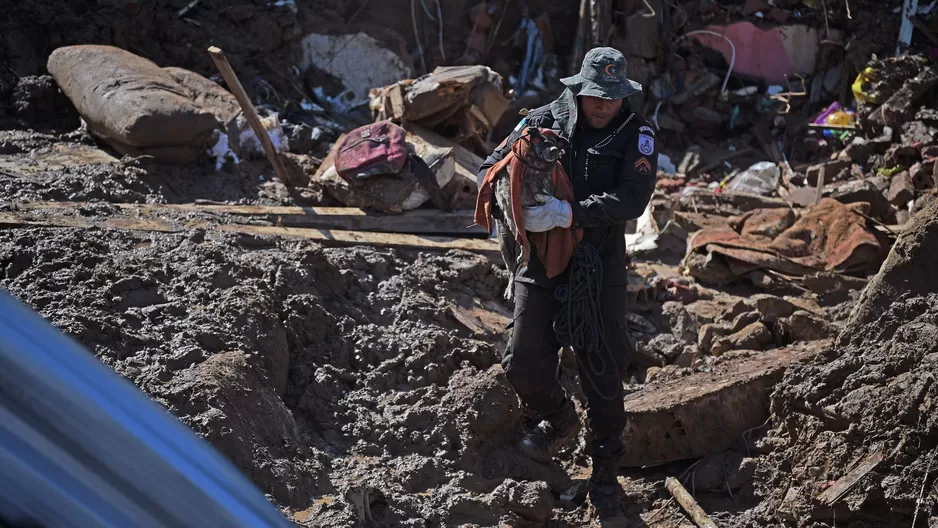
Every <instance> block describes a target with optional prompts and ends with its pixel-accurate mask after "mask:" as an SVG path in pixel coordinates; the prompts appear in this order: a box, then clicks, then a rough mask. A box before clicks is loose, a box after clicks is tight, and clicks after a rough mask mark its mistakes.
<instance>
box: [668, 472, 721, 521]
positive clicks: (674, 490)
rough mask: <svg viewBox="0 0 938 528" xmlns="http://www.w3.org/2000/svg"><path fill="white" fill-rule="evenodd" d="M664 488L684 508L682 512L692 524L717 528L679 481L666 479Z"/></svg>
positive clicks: (671, 478)
mask: <svg viewBox="0 0 938 528" xmlns="http://www.w3.org/2000/svg"><path fill="white" fill-rule="evenodd" d="M664 487H666V488H667V489H668V491H669V492H671V495H672V496H673V497H674V499H675V500H677V503H678V504H680V505H681V507H683V508H684V511H686V512H687V514H688V515H689V516H690V518H691V520H692V521H694V524H696V525H697V526H699V527H700V528H718V527H717V525H716V523H715V522H713V519H711V518H710V517H708V516H707V512H705V511H704V510H703V508H701V507H700V505H699V504H697V501H695V500H694V498H693V497H692V496H691V494H690V493H688V492H687V490H686V489H685V488H684V486H682V485H681V483H680V481H678V480H677V479H676V478H674V477H668V478H667V479H665V481H664Z"/></svg>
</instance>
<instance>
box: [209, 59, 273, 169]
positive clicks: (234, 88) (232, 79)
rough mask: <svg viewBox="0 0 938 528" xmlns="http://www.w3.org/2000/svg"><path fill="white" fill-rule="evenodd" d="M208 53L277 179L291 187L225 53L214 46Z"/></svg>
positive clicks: (268, 137) (265, 131) (259, 119)
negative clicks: (236, 101) (255, 135)
mask: <svg viewBox="0 0 938 528" xmlns="http://www.w3.org/2000/svg"><path fill="white" fill-rule="evenodd" d="M208 53H209V55H211V56H212V60H213V61H215V66H216V67H217V68H218V71H219V72H221V76H222V77H224V79H225V84H227V85H228V88H229V89H230V90H231V92H232V93H233V94H234V96H235V99H237V100H238V104H239V105H241V111H243V112H244V117H245V118H246V119H247V120H248V123H249V124H250V125H251V129H253V130H254V133H255V134H257V140H258V141H260V142H261V145H262V146H263V147H264V153H265V154H267V159H268V160H269V161H270V164H271V165H273V166H274V172H276V173H277V177H278V178H280V181H282V182H283V183H284V184H285V185H290V184H291V182H290V177H289V175H288V173H287V169H286V167H284V166H283V162H282V161H281V160H280V156H279V154H278V153H277V150H276V149H274V144H273V143H271V141H270V136H268V135H267V129H266V128H264V125H263V124H261V118H259V117H257V112H256V111H254V105H252V104H251V100H250V99H248V94H246V93H244V87H242V86H241V81H239V80H238V76H237V75H235V72H234V70H232V69H231V64H229V63H228V58H227V57H225V52H224V51H222V50H221V49H219V48H217V47H215V46H212V47H210V48H209V49H208Z"/></svg>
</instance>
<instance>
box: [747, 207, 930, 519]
mask: <svg viewBox="0 0 938 528" xmlns="http://www.w3.org/2000/svg"><path fill="white" fill-rule="evenodd" d="M936 258H938V206H936V205H932V206H930V207H929V208H928V209H927V210H925V211H923V212H922V213H920V215H919V216H917V217H916V218H915V219H913V221H912V223H911V224H910V225H909V226H908V228H907V230H906V232H905V233H904V234H903V236H902V237H901V238H900V240H899V241H898V242H897V243H896V245H895V246H894V247H893V249H892V252H891V253H890V255H889V257H888V258H887V259H886V262H885V263H884V264H883V267H882V270H881V271H880V273H879V274H878V275H877V276H876V277H875V278H874V279H873V280H872V281H871V282H870V284H869V286H868V287H867V288H866V290H864V292H863V294H862V296H861V298H860V300H859V303H858V305H857V307H856V308H855V310H854V311H853V313H852V315H851V317H850V319H849V320H848V322H847V325H846V327H845V328H844V330H843V332H842V333H841V334H840V337H839V338H838V340H837V342H836V344H835V346H834V347H832V348H831V349H830V350H829V351H827V353H826V354H825V355H823V356H822V357H820V358H819V359H818V360H817V361H816V362H815V363H814V364H811V365H808V366H805V367H802V368H795V369H791V370H789V371H788V373H787V375H786V376H785V378H784V379H783V380H782V382H781V383H780V384H779V385H778V388H777V390H776V392H775V394H774V395H773V398H772V411H773V413H774V416H775V420H774V422H773V423H774V424H775V428H774V429H772V430H771V431H770V433H769V434H768V436H767V437H766V439H765V440H764V441H763V442H762V445H763V447H764V449H765V450H766V451H767V452H768V455H767V456H765V457H763V458H761V459H760V470H759V471H758V472H757V474H756V482H757V486H758V487H759V489H760V495H762V496H763V498H764V499H765V501H764V502H763V504H762V505H761V506H760V507H759V508H758V509H757V510H756V511H754V512H750V513H752V514H754V515H752V519H754V520H753V522H754V523H755V524H754V525H762V526H769V525H772V526H774V525H776V524H777V523H779V522H780V521H782V520H786V519H787V520H789V521H790V522H792V523H793V524H794V525H796V526H834V524H832V523H835V522H836V523H843V522H847V523H849V526H881V527H892V526H896V527H898V526H903V527H906V526H910V525H912V521H913V519H917V520H918V521H919V522H918V523H917V524H915V526H926V524H927V525H928V526H935V525H936V524H935V523H938V491H936V480H935V470H936V469H938V412H936V411H938V410H936V407H935V405H936V402H938V384H936V373H938V279H936V277H935V274H934V272H933V270H932V269H931V268H932V266H933V264H932V263H933V262H934V261H935V259H936ZM828 490H830V491H828ZM760 523H763V524H760ZM764 523H770V524H764ZM772 523H776V524H772ZM837 525H840V524H837Z"/></svg>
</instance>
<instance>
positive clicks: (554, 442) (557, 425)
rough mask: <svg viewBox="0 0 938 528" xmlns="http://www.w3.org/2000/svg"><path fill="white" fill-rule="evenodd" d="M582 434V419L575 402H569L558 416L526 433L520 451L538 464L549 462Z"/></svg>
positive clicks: (519, 447)
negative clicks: (578, 434) (574, 404)
mask: <svg viewBox="0 0 938 528" xmlns="http://www.w3.org/2000/svg"><path fill="white" fill-rule="evenodd" d="M579 432H580V418H579V416H577V414H576V407H574V406H573V402H572V401H570V400H567V401H566V402H565V403H564V407H563V409H562V410H560V411H559V412H558V413H557V415H556V416H552V417H551V418H550V419H549V420H543V421H541V423H539V424H537V425H536V426H535V427H534V428H533V429H531V430H530V431H528V432H527V433H525V435H524V436H523V437H522V438H521V442H519V444H518V449H520V450H521V452H522V453H524V455H525V456H527V457H528V458H530V459H532V460H536V461H538V462H549V461H550V459H551V457H552V456H554V455H556V454H557V452H558V451H560V450H561V449H563V448H564V447H566V446H567V444H569V443H570V441H571V440H572V439H574V438H576V435H577V433H579Z"/></svg>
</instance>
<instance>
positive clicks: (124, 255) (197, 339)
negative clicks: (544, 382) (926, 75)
mask: <svg viewBox="0 0 938 528" xmlns="http://www.w3.org/2000/svg"><path fill="white" fill-rule="evenodd" d="M504 284H505V282H504V277H503V276H502V275H501V273H500V272H496V271H495V270H494V269H493V268H492V266H491V265H490V264H489V263H488V262H487V261H486V260H485V259H483V258H482V257H478V256H474V255H470V254H466V253H458V252H454V253H449V254H447V255H445V256H442V255H437V256H433V255H415V254H404V253H389V252H380V251H374V250H369V249H323V248H321V247H318V246H315V245H312V244H308V243H304V242H283V241H281V242H277V241H274V240H269V239H255V238H251V237H225V238H220V239H210V238H206V236H205V234H204V233H202V232H199V231H196V232H193V233H190V234H188V235H163V234H154V235H133V234H120V233H107V232H100V231H87V230H86V231H73V230H55V229H15V230H8V231H4V232H2V233H0V286H2V287H4V288H7V289H8V290H9V291H11V292H12V293H13V294H14V295H15V296H17V297H18V298H20V299H23V300H24V301H25V302H27V303H28V304H29V305H30V306H32V307H33V308H35V309H37V310H39V311H40V313H41V314H42V315H43V316H45V317H46V318H48V319H49V320H50V321H51V322H52V323H53V324H54V325H56V326H57V327H58V328H60V329H62V330H63V331H65V332H67V333H69V334H70V335H72V336H74V337H75V338H77V339H78V340H79V341H80V342H82V343H83V344H85V345H86V346H87V347H88V348H89V349H90V350H91V351H93V352H94V353H95V355H96V356H98V357H99V358H100V359H101V360H102V361H104V362H105V363H107V364H108V365H110V366H112V367H113V368H114V369H115V370H116V371H117V372H119V373H120V374H122V375H123V376H126V377H127V378H128V379H130V380H131V381H133V382H134V383H135V384H136V385H137V386H139V387H140V388H142V389H143V390H145V391H146V392H147V393H148V394H149V395H150V396H152V397H153V398H154V399H156V400H157V401H158V402H160V403H161V404H163V405H164V406H166V407H167V409H169V410H170V411H171V412H173V413H174V414H175V415H176V416H178V417H179V418H180V419H181V420H182V421H183V422H185V423H186V424H187V425H189V426H190V427H192V428H193V429H194V430H195V431H197V432H198V433H200V434H201V435H204V436H205V437H206V438H207V439H208V440H210V441H211V442H212V443H213V444H214V445H216V446H217V447H218V448H220V449H221V450H222V451H223V452H224V453H225V454H226V455H227V456H229V457H230V458H231V459H232V460H233V461H234V463H235V464H236V465H237V466H238V467H239V468H240V469H241V470H242V471H244V472H245V473H246V474H247V475H248V476H249V477H250V478H251V479H252V480H254V482H255V483H257V484H258V485H259V486H260V487H261V488H262V489H263V490H264V491H265V492H266V493H267V494H269V496H270V498H271V499H273V500H274V501H275V502H276V503H277V504H279V505H281V506H283V507H284V508H285V510H287V511H288V512H295V511H296V510H297V509H307V508H310V505H311V504H313V507H312V508H310V509H308V510H306V511H305V512H301V513H300V515H299V517H297V519H298V520H305V522H304V524H308V525H310V526H347V525H348V526H350V525H352V524H354V522H355V521H356V520H359V521H365V520H366V519H371V520H373V521H374V522H376V523H378V524H379V525H386V526H422V525H424V524H423V523H424V522H427V521H428V522H430V523H431V524H436V525H438V524H446V525H455V524H457V523H462V522H476V523H479V524H482V525H494V524H496V523H497V522H498V521H499V519H500V518H505V519H512V518H514V519H516V520H519V521H524V520H525V519H527V520H528V521H532V520H537V521H542V520H544V519H546V518H547V517H548V516H549V515H550V512H551V510H552V509H553V506H554V497H553V495H552V494H551V493H550V491H549V489H548V488H547V487H546V484H544V482H546V483H549V484H551V485H552V486H554V487H555V488H558V489H559V488H561V487H562V486H563V484H564V483H565V482H567V479H568V478H567V476H566V475H564V474H563V473H562V472H561V471H560V470H559V468H556V467H553V466H551V467H547V466H539V465H536V464H533V463H531V462H529V461H527V460H526V459H524V458H523V457H522V456H520V455H518V454H517V453H514V452H513V451H512V450H511V449H510V448H509V447H507V445H508V444H509V440H510V437H511V435H513V434H515V433H516V431H517V427H516V424H517V422H518V420H520V419H521V415H520V411H519V408H518V405H517V401H516V399H515V397H514V396H513V393H512V392H511V390H510V388H509V387H508V386H507V384H506V382H505V380H504V377H503V375H502V374H501V370H500V367H498V366H493V365H496V363H497V361H498V358H499V354H500V349H499V348H498V347H496V343H497V342H499V341H500V340H501V335H500V331H501V329H502V327H503V324H504V322H505V319H504V318H503V317H500V316H499V317H497V318H496V319H497V320H496V321H494V322H493V321H492V320H491V318H492V317H494V315H492V314H493V313H498V312H500V311H503V310H504V309H503V308H500V307H499V306H498V305H497V304H494V303H495V299H498V296H499V294H500V292H501V291H502V289H503V288H504ZM483 303H485V304H486V305H487V306H488V308H489V309H487V310H484V311H483V310H482V308H483V307H482V304H483ZM492 310H495V312H493V311H492ZM479 314H482V315H479ZM457 317H460V318H462V319H463V320H466V318H467V317H468V318H469V319H471V320H473V321H482V322H481V323H480V324H478V325H470V326H472V328H473V330H472V331H471V330H470V329H469V326H467V325H466V324H464V323H460V322H459V319H457ZM485 317H488V318H489V319H484V318H485ZM473 318H475V319H473ZM480 318H481V319H480ZM511 478H514V479H517V481H515V480H506V479H511ZM537 481H542V482H540V483H538V482H537ZM356 504H357V506H356Z"/></svg>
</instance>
